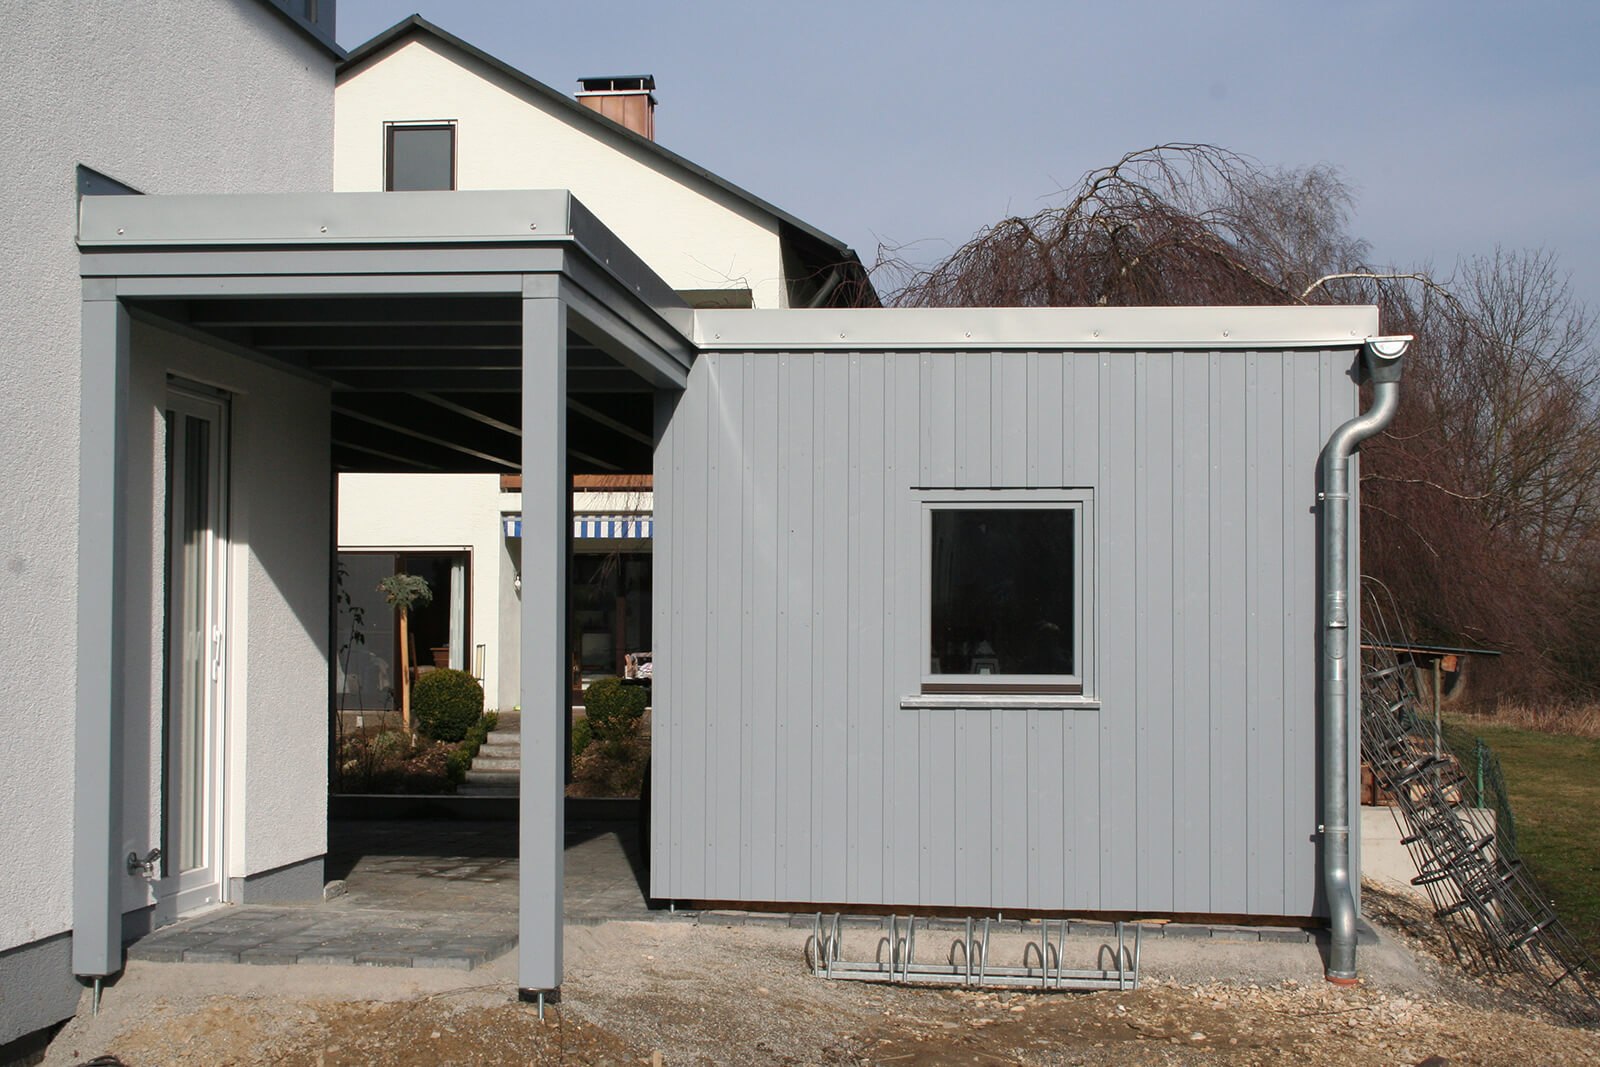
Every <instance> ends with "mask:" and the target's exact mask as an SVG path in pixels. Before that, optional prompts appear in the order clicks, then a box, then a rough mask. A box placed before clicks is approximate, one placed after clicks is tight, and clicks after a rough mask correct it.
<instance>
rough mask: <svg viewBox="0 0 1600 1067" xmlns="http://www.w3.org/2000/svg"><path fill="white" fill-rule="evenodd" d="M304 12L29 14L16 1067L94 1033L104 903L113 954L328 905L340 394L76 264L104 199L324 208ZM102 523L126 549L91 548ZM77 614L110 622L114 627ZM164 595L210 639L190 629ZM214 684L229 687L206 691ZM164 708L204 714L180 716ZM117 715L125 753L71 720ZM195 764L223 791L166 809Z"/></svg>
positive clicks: (15, 706) (322, 34)
mask: <svg viewBox="0 0 1600 1067" xmlns="http://www.w3.org/2000/svg"><path fill="white" fill-rule="evenodd" d="M309 11H310V13H309V14H308V6H307V5H306V4H305V3H304V2H298V3H296V2H293V0H283V2H281V3H278V2H266V0H249V2H243V0H185V2H183V3H180V4H173V5H160V6H149V5H146V6H138V5H136V6H133V7H129V6H128V5H122V4H104V3H89V2H82V3H66V4H35V3H26V4H18V5H11V6H9V7H8V8H7V10H6V14H5V32H4V33H3V34H0V86H3V91H0V95H3V96H4V98H5V100H6V101H7V106H6V107H5V108H4V109H0V159H3V161H4V169H5V172H6V174H7V175H8V180H7V181H6V183H5V189H4V191H3V192H0V201H3V205H0V322H3V323H4V330H3V339H0V381H3V383H4V384H3V386H0V405H3V410H4V418H3V419H0V441H3V444H0V463H3V464H4V470H5V475H4V483H5V486H6V491H5V493H4V494H3V498H0V540H3V541H4V543H5V544H6V546H7V547H6V550H5V555H6V560H7V575H8V579H7V581H6V583H5V592H4V598H5V610H4V618H5V633H6V637H7V641H8V643H9V645H10V647H11V648H12V650H13V651H14V653H15V656H16V659H15V662H14V664H13V667H12V669H11V670H9V671H8V672H7V676H6V678H5V680H4V682H3V683H0V731H3V733H4V734H5V736H6V737H7V738H8V739H10V740H9V742H8V743H7V744H5V745H3V746H0V843H3V846H4V849H3V851H4V854H5V855H6V857H7V872H6V876H5V877H4V878H0V1047H3V1046H4V1045H5V1043H6V1042H8V1041H11V1040H12V1039H14V1038H16V1037H18V1036H19V1035H20V1034H24V1033H27V1032H29V1031H31V1030H34V1029H37V1028H38V1027H41V1026H44V1025H46V1024H48V1023H52V1022H55V1021H57V1020H59V1019H62V1018H64V1017H66V1016H68V1015H70V1014H71V1013H72V1012H73V1011H74V1010H75V1008H76V1006H77V1003H78V995H79V992H80V988H81V987H80V986H79V984H78V982H77V981H75V980H74V978H73V974H74V972H75V971H78V972H81V971H82V969H83V964H82V963H81V962H80V963H79V964H76V965H75V964H74V963H73V959H72V956H73V951H74V947H75V946H74V937H73V931H74V930H78V931H82V930H84V929H85V926H86V922H87V920H86V918H85V909H86V908H87V907H88V905H87V903H86V898H85V897H84V896H83V892H84V891H88V890H89V882H90V881H93V882H94V883H95V889H94V890H93V892H95V893H97V894H98V895H97V897H96V899H97V911H98V913H99V914H100V916H101V918H100V922H101V924H102V925H103V926H105V927H106V930H107V931H108V932H109V933H110V934H111V940H112V941H113V942H114V943H116V944H118V945H120V939H121V936H122V933H123V924H124V922H126V929H127V932H128V933H129V934H130V935H131V934H134V933H137V931H138V930H139V929H140V928H142V927H148V925H149V924H150V923H152V922H157V921H162V920H163V919H165V918H166V917H168V916H171V915H174V914H177V913H178V912H179V911H181V910H184V909H186V908H191V907H195V906H202V905H203V904H204V903H205V902H206V901H215V900H219V899H224V898H226V899H233V900H249V899H252V898H253V897H258V896H261V895H265V896H267V897H268V898H283V897H299V898H309V897H311V896H312V895H313V894H315V893H317V892H320V890H318V888H317V885H318V883H320V880H321V874H320V871H319V870H316V869H314V867H315V866H317V861H316V857H318V856H320V855H321V854H322V852H323V851H324V850H325V847H326V845H325V842H326V831H325V827H324V826H322V825H319V823H321V821H322V820H321V819H320V818H319V817H318V815H317V812H318V810H319V809H320V808H321V807H322V804H323V801H322V800H321V799H320V797H321V796H323V795H324V793H325V787H324V783H323V780H322V779H323V777H324V774H325V771H324V768H325V767H326V755H325V743H324V741H323V740H322V738H323V736H324V735H325V733H326V727H325V713H324V711H323V708H322V705H324V703H325V692H326V685H325V683H324V682H323V680H322V678H321V677H320V674H321V672H320V671H319V670H310V671H306V670H295V669H285V667H286V665H291V664H316V663H318V662H320V661H321V660H323V658H324V657H325V653H324V652H322V651H321V649H322V648H323V647H325V645H326V635H327V622H326V619H327V614H328V612H327V607H326V601H327V582H326V580H325V578H324V577H323V576H322V575H321V574H319V573H318V571H319V568H315V567H313V568H303V567H299V566H298V565H297V564H296V563H295V561H296V560H299V559H301V558H303V557H304V556H305V555H306V553H308V552H309V553H312V554H316V553H317V545H318V543H319V542H320V543H322V544H324V545H325V544H326V543H327V542H328V541H329V539H330V538H331V529H332V526H331V524H332V515H331V511H330V507H329V503H330V502H329V497H328V494H326V493H321V492H312V493H307V492H305V487H306V486H308V485H310V486H317V485H326V484H327V483H328V479H329V474H328V466H327V462H326V455H327V448H328V443H327V442H328V404H329V392H328V389H327V388H326V386H325V385H321V384H318V383H316V382H314V381H310V380H308V379H306V378H304V377H295V376H288V375H284V374H282V373H279V372H277V371H274V370H269V369H267V368H266V367H265V366H264V365H263V364H262V363H261V362H260V361H258V360H255V359H252V358H247V357H243V356H241V355H240V353H239V351H238V349H236V348H234V347H232V346H229V345H227V344H225V343H222V342H220V341H219V340H218V339H216V338H212V339H209V340H206V339H203V338H201V337H200V336H199V335H198V334H197V333H196V332H195V331H194V330H193V329H192V328H190V327H188V326H184V325H180V324H177V323H174V322H172V321H170V320H169V321H166V322H158V321H156V320H155V319H153V318H152V316H150V315H147V314H145V313H143V312H139V313H134V314H130V313H128V312H127V311H126V310H125V309H124V306H123V305H121V304H119V303H118V301H117V300H116V298H115V294H114V293H113V292H112V291H111V290H110V289H109V288H108V287H106V286H105V285H104V283H101V282H98V281H95V280H90V279H86V278H85V277H84V275H83V257H82V253H81V252H80V250H79V247H78V245H77V244H76V235H77V233H78V204H79V200H80V197H81V196H83V195H85V194H88V195H90V196H93V195H94V194H100V193H116V192H128V191H131V190H137V191H138V192H140V193H146V194H152V195H162V194H165V195H196V194H213V195H215V194H246V193H267V192H280V193H281V192H289V193H294V192H299V193H318V192H321V193H326V192H327V191H328V190H329V189H330V188H331V185H332V173H333V91H334V73H335V70H336V68H337V65H338V63H339V61H340V59H341V58H342V53H341V52H340V51H339V50H338V49H337V48H336V47H335V45H334V37H333V21H332V20H333V16H334V4H333V2H332V0H322V2H321V3H320V4H319V5H312V6H311V7H310V9H309ZM112 42H115V47H112V46H111V43H112ZM119 309H121V310H119ZM106 311H109V312H110V315H109V316H106V315H101V314H98V313H99V312H106ZM101 330H108V331H110V336H111V337H112V338H113V340H114V341H115V342H116V344H117V345H119V346H120V351H121V352H122V353H123V359H122V360H121V361H119V362H118V363H117V365H116V366H115V367H112V366H110V365H97V364H93V363H91V364H89V365H86V364H85V362H84V359H83V351H84V343H85V338H88V337H93V336H95V335H96V332H97V331H101ZM169 449H170V451H169ZM86 455H87V456H89V457H91V459H92V460H95V461H104V463H105V464H107V465H108V469H107V471H105V472H103V473H102V475H100V477H102V478H103V477H104V476H105V475H110V476H111V477H112V478H113V479H114V481H115V483H116V488H115V491H113V490H112V486H111V483H110V482H107V481H103V480H101V481H97V480H96V478H97V475H96V474H95V473H94V472H92V471H86V469H85V465H84V463H83V457H84V456H86ZM169 460H170V462H169ZM110 467H114V468H115V473H114V475H111V474H110V469H109V468H110ZM223 470H226V471H227V472H228V477H227V479H226V480H225V483H224V480H223V479H221V478H220V477H219V474H220V472H221V471H223ZM169 478H170V479H171V481H170V482H169ZM169 484H170V485H171V486H172V487H173V488H174V490H175V491H176V490H181V491H182V494H183V496H182V497H180V496H179V495H176V493H173V494H169V493H168V491H167V489H168V486H169ZM224 490H226V493H225V495H224ZM95 521H100V522H103V523H104V524H106V525H105V529H106V530H108V531H109V530H111V529H113V528H114V529H115V530H116V531H117V536H116V538H115V540H114V541H113V540H110V539H108V540H105V541H104V542H102V543H100V544H98V545H95V544H92V543H91V544H87V545H86V544H83V543H81V542H80V541H79V539H78V531H79V530H80V529H82V528H85V527H86V526H87V525H90V524H92V523H94V522H95ZM169 527H170V528H175V529H177V530H178V531H180V533H179V535H178V536H176V537H174V538H170V539H169V538H167V537H165V536H164V531H166V530H167V529H168V528H169ZM183 531H188V533H184V532H183ZM82 587H90V588H93V589H95V590H97V594H96V595H97V597H99V598H101V601H102V602H101V604H100V610H99V611H98V612H97V613H95V614H93V615H91V614H87V613H85V612H84V611H82V610H81V608H80V604H79V601H78V596H77V590H79V589H80V588H82ZM224 590H226V591H227V595H223V591H224ZM169 593H170V596H171V597H172V602H173V603H174V604H175V605H177V604H181V605H185V606H186V608H187V611H188V612H189V615H188V619H187V621H186V623H185V624H184V625H183V626H182V627H180V628H179V629H178V630H169V629H168V627H167V626H166V625H165V622H164V603H165V601H166V599H167V597H168V595H169ZM180 631H181V632H180ZM164 635H165V639H164ZM112 644H115V646H116V648H117V655H116V660H115V662H116V663H117V664H118V667H117V669H116V672H115V674H114V675H113V673H112V662H113V661H112V659H111V658H110V656H109V655H108V653H109V649H110V647H111V645H112ZM213 662H215V663H217V664H218V665H219V667H220V668H222V670H221V672H220V673H219V675H218V679H219V685H218V687H217V688H216V689H215V690H211V689H210V687H209V686H201V685H197V684H196V683H197V679H198V677H199V676H200V675H203V674H204V673H205V671H204V670H203V669H200V668H198V667H197V666H196V665H197V664H200V663H205V664H208V665H209V664H210V663H213ZM91 664H93V666H91ZM169 680H171V682H172V685H171V687H170V688H169V687H168V684H167V683H168V681H169ZM201 689H206V690H207V691H205V692H201V691H200V690H201ZM169 697H170V698H171V699H172V700H173V701H174V702H175V706H176V707H179V708H181V709H182V710H181V711H180V712H178V713H176V714H173V715H171V716H164V714H163V703H164V701H165V700H166V699H167V698H169ZM113 701H114V702H115V703H116V705H117V706H118V708H119V709H121V710H122V711H123V712H124V713H125V714H124V715H123V716H122V718H121V719H120V723H119V728H118V730H117V731H116V732H115V733H114V734H113V733H111V732H109V731H104V730H95V729H92V728H86V727H85V724H84V723H83V720H82V716H81V715H78V716H75V715H74V712H73V709H74V708H75V707H77V708H78V709H80V711H81V709H82V708H83V706H84V705H85V703H86V702H98V704H99V705H101V706H105V707H108V708H109V706H110V704H111V702H113ZM222 702H225V703H226V704H227V706H228V707H229V709H230V710H229V713H228V716H227V719H226V722H225V723H219V720H218V719H216V718H215V717H214V716H213V715H212V710H211V709H213V708H214V707H215V706H217V705H218V704H220V703H222ZM219 726H220V727H221V728H219ZM180 767H188V768H190V769H191V770H198V771H199V772H200V773H199V774H198V776H191V777H190V778H188V779H183V778H182V775H181V774H179V779H180V783H179V785H178V786H177V787H176V788H175V789H173V790H172V791H171V795H168V796H163V791H162V788H161V782H162V778H163V773H164V772H165V771H168V770H174V769H176V768H180ZM90 779H92V780H93V782H94V788H93V790H92V793H93V794H94V799H93V801H92V802H91V801H89V800H88V799H87V798H86V796H85V787H86V784H87V781H88V780H90ZM291 809H297V810H298V815H296V816H295V817H293V818H290V817H289V812H290V810H291ZM75 837H76V838H77V839H80V840H94V841H96V842H97V844H96V846H95V848H96V849H97V850H98V851H97V862H96V863H95V864H94V866H95V867H96V868H97V869H101V868H103V869H105V870H106V874H105V875H103V876H94V875H85V874H84V872H83V871H82V869H81V865H82V861H83V856H82V855H78V854H75V852H74V849H73V847H72V841H73V840H74V838H75ZM162 843H164V844H165V846H166V847H165V849H164V851H165V852H166V854H167V856H168V857H169V858H168V859H167V860H165V861H164V862H163V861H160V860H158V861H157V862H156V863H155V864H154V865H153V866H152V867H151V868H150V869H149V870H148V871H145V870H141V871H140V872H139V874H140V876H139V877H130V876H129V874H128V873H127V869H126V857H127V855H128V853H130V852H137V853H138V854H139V856H140V857H146V856H148V855H149V853H150V850H151V849H152V848H154V847H157V846H158V845H160V844H162ZM113 865H118V869H117V870H115V871H113V870H111V868H112V866H113ZM113 875H115V880H114V881H113V880H110V879H111V877H112V876H113ZM76 947H77V948H78V949H80V950H81V948H82V944H81V938H80V939H79V944H78V945H77V946H76ZM108 973H109V972H108Z"/></svg>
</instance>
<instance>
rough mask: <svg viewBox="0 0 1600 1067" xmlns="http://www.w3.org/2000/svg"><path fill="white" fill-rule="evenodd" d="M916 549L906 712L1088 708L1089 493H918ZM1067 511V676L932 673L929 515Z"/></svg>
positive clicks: (1091, 619) (1091, 690)
mask: <svg viewBox="0 0 1600 1067" xmlns="http://www.w3.org/2000/svg"><path fill="white" fill-rule="evenodd" d="M919 505H920V510H921V521H920V525H919V529H920V539H921V549H920V554H919V559H920V570H919V572H918V583H919V587H920V595H921V601H922V602H921V613H920V620H919V622H920V625H919V629H918V640H917V654H918V657H919V666H918V674H919V684H918V692H917V693H915V694H912V695H910V696H907V697H904V698H902V700H901V706H902V707H905V708H974V707H1018V708H1054V707H1059V708H1077V707H1088V708H1094V707H1098V706H1099V700H1098V696H1097V689H1096V686H1095V632H1094V631H1095V618H1096V615H1095V598H1096V594H1097V588H1098V581H1097V572H1096V570H1095V516H1094V491H1093V490H1092V489H1087V488H1059V489H942V490H922V491H921V492H920V493H919ZM1010 510H1018V511H1022V510H1045V511H1069V512H1071V513H1072V514H1073V516H1074V518H1075V522H1074V526H1073V539H1072V540H1073V547H1072V558H1071V560H1070V561H1068V565H1069V566H1071V567H1072V568H1073V590H1074V595H1075V597H1076V600H1077V602H1076V605H1075V616H1074V618H1073V636H1072V640H1073V664H1074V666H1075V667H1076V670H1075V672H1074V673H1072V674H1067V675H1022V674H1016V675H1011V674H992V675H971V674H963V675H952V674H934V673H932V671H931V665H932V655H933V650H932V646H933V515H934V512H936V511H1010Z"/></svg>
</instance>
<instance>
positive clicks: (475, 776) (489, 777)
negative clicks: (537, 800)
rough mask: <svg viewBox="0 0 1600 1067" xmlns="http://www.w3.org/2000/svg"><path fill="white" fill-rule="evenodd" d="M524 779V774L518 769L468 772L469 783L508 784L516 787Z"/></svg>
mask: <svg viewBox="0 0 1600 1067" xmlns="http://www.w3.org/2000/svg"><path fill="white" fill-rule="evenodd" d="M521 781H522V775H520V774H518V773H517V772H516V771H479V770H470V771H468V772H467V784H469V785H508V786H512V787H515V786H517V785H518V784H519V783H520V782H521Z"/></svg>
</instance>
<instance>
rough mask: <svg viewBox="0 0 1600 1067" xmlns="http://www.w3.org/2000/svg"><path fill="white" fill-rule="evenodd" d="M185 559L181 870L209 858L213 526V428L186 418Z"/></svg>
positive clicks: (174, 750) (178, 778)
mask: <svg viewBox="0 0 1600 1067" xmlns="http://www.w3.org/2000/svg"><path fill="white" fill-rule="evenodd" d="M183 421H184V439H183V453H184V455H183V499H182V505H181V506H182V509H183V514H182V517H181V529H182V535H183V543H182V557H181V560H180V562H179V567H180V572H179V583H180V584H179V589H180V590H181V591H182V604H181V609H182V613H183V615H182V619H183V622H182V631H181V640H182V643H183V644H182V649H181V653H180V655H181V661H180V662H181V664H182V667H181V670H182V674H181V684H180V685H179V693H178V700H177V701H176V705H175V708H174V710H175V711H176V712H177V716H176V720H177V721H176V722H174V723H173V724H172V726H173V729H172V736H171V744H170V746H169V749H168V751H169V759H170V760H171V761H172V763H173V764H174V765H175V770H176V773H175V774H173V773H171V771H169V774H168V781H169V782H174V783H175V784H176V785H177V796H176V797H175V798H173V799H174V800H175V802H176V803H175V808H176V811H175V815H176V817H177V825H176V827H175V830H176V834H175V840H174V844H175V846H176V859H177V869H178V870H179V871H180V872H182V871H188V870H193V869H194V868H196V867H202V866H204V865H205V862H206V855H205V851H206V850H205V837H206V835H205V829H206V820H205V781H206V776H205V766H206V689H207V685H208V682H209V678H208V675H209V672H210V665H211V655H210V652H211V634H210V633H209V630H210V622H211V620H210V614H211V613H210V611H209V610H208V609H209V595H208V594H209V589H210V582H209V581H208V577H209V573H208V572H209V566H210V559H211V545H212V522H211V511H212V507H211V471H210V462H211V441H210V434H211V426H210V423H208V422H207V421H206V420H204V419H198V418H195V417H194V416H192V415H190V416H185V417H184V420H183Z"/></svg>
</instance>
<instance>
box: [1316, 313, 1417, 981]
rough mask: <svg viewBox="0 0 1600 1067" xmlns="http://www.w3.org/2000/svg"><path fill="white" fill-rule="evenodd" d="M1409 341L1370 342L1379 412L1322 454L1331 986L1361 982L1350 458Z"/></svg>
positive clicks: (1391, 398)
mask: <svg viewBox="0 0 1600 1067" xmlns="http://www.w3.org/2000/svg"><path fill="white" fill-rule="evenodd" d="M1410 344H1411V338H1410V337H1373V338H1368V339H1367V343H1366V346H1365V348H1364V349H1363V350H1362V356H1363V360H1364V363H1365V365H1366V372H1367V377H1368V379H1369V380H1371V382H1372V383H1373V390H1372V406H1371V407H1370V408H1368V409H1367V410H1366V412H1365V413H1363V414H1361V415H1358V416H1357V417H1355V418H1353V419H1351V420H1350V421H1349V422H1347V423H1345V424H1344V425H1343V426H1341V427H1339V428H1338V429H1337V430H1335V431H1334V432H1333V436H1332V437H1330V438H1328V443H1327V445H1326V446H1324V447H1323V449H1322V461H1321V464H1320V466H1321V472H1320V473H1321V481H1322V493H1321V494H1320V500H1321V502H1322V507H1321V508H1320V509H1319V511H1318V517H1319V519H1320V525H1321V527H1322V529H1321V531H1320V534H1321V541H1322V648H1321V651H1322V707H1321V709H1320V711H1321V718H1322V826H1321V827H1319V829H1320V830H1321V831H1322V879H1323V887H1324V889H1325V890H1326V892H1327V895H1328V923H1329V925H1330V926H1331V927H1332V934H1333V936H1332V943H1331V945H1330V947H1329V950H1328V968H1327V978H1328V981H1330V982H1337V983H1339V984H1341V985H1351V984H1354V982H1355V980H1356V902H1355V894H1354V892H1353V891H1352V889H1351V885H1350V771H1349V760H1350V708H1349V694H1350V669H1349V660H1348V654H1349V641H1350V584H1351V582H1350V558H1349V551H1348V548H1349V541H1350V457H1351V456H1352V455H1354V454H1355V450H1356V446H1357V445H1359V444H1361V442H1362V441H1365V440H1366V439H1367V438H1369V437H1371V436H1372V435H1373V434H1376V433H1378V432H1379V431H1380V430H1382V429H1383V428H1384V427H1385V426H1387V425H1389V422H1390V420H1391V419H1393V418H1394V413H1395V411H1396V409H1398V408H1399V406H1400V360H1401V358H1402V357H1403V356H1404V355H1405V354H1406V349H1407V347H1409V346H1410Z"/></svg>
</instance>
